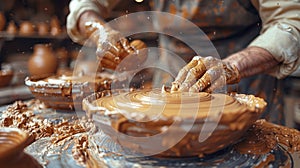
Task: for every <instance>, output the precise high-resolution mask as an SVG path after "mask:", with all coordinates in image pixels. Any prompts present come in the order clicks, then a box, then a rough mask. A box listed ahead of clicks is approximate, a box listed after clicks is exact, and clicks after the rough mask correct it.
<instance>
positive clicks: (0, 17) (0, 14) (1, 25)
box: [0, 11, 6, 31]
mask: <svg viewBox="0 0 300 168" xmlns="http://www.w3.org/2000/svg"><path fill="white" fill-rule="evenodd" d="M5 24H6V19H5V17H4V14H3V12H1V11H0V31H2V30H3V29H4V27H5Z"/></svg>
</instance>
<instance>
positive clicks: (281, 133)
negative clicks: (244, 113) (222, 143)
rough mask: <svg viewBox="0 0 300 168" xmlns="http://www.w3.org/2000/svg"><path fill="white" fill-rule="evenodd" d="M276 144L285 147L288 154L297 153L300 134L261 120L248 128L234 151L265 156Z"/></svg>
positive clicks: (299, 147) (299, 144)
mask: <svg viewBox="0 0 300 168" xmlns="http://www.w3.org/2000/svg"><path fill="white" fill-rule="evenodd" d="M278 144H280V145H283V146H285V147H286V148H287V150H288V151H289V152H292V153H293V152H299V151H300V132H299V131H298V130H296V129H293V128H288V127H285V126H280V125H276V124H272V123H270V122H267V121H266V120H264V119H261V120H257V121H256V122H255V123H254V124H253V125H252V126H251V127H250V129H249V130H248V131H247V134H245V138H244V140H243V141H241V142H240V143H238V144H236V149H237V150H238V151H239V152H241V153H251V154H265V153H268V152H270V151H271V150H273V149H275V148H276V147H277V146H278Z"/></svg>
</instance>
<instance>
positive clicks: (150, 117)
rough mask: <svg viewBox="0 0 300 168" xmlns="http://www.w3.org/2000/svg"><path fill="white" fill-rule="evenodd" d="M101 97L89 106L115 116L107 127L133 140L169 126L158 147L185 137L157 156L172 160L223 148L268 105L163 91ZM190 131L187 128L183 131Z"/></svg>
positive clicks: (251, 100) (244, 98)
mask: <svg viewBox="0 0 300 168" xmlns="http://www.w3.org/2000/svg"><path fill="white" fill-rule="evenodd" d="M101 96H102V97H101ZM101 96H100V97H101V98H99V99H96V100H95V101H92V105H91V106H93V107H102V108H104V111H98V112H99V113H105V115H107V116H110V115H114V114H117V115H119V116H118V117H112V118H113V119H112V118H111V120H110V122H111V126H112V127H113V128H114V129H115V130H117V131H118V132H122V133H125V134H127V135H130V136H134V137H147V136H153V135H157V134H161V133H164V132H165V130H168V128H169V127H171V126H172V129H173V130H171V134H170V132H169V133H168V135H167V136H163V138H162V140H161V144H160V145H162V146H164V145H170V144H169V142H170V140H171V139H172V137H170V135H175V136H176V135H178V134H182V133H186V135H185V136H184V137H183V138H182V139H181V140H180V141H179V142H178V143H177V144H176V145H175V146H173V147H171V148H170V149H169V150H167V151H164V152H163V153H160V154H159V155H161V156H172V157H174V156H175V157H187V156H200V157H202V156H203V155H205V154H210V153H213V152H215V151H218V150H220V149H223V148H225V147H226V146H228V145H229V144H231V143H233V142H236V141H237V140H238V139H239V138H240V137H241V136H242V135H243V133H244V132H245V131H246V130H247V129H248V128H249V127H250V126H251V125H252V123H253V122H255V121H256V120H257V119H258V118H259V116H260V113H261V112H262V110H263V109H264V107H265V106H266V103H265V101H263V100H262V99H260V98H257V97H254V96H252V95H239V94H232V95H231V96H230V95H226V94H209V93H206V92H200V93H188V92H173V93H170V92H165V93H161V91H160V90H159V89H156V90H155V89H154V90H138V91H132V92H125V93H119V94H115V95H113V96H112V95H105V94H103V93H102V95H101ZM85 103H86V102H85ZM85 103H83V104H85ZM84 106H85V105H84ZM91 106H88V105H86V106H85V107H84V109H86V110H87V111H88V112H89V110H88V108H92V107H91ZM102 110H103V109H102ZM90 112H92V113H93V112H95V111H90ZM116 118H117V119H116ZM193 121H194V122H193ZM205 124H212V125H215V126H216V128H215V130H213V131H212V132H210V131H209V129H207V127H205V128H204V125H205ZM189 127H190V128H191V129H190V130H186V129H185V128H189ZM202 128H204V129H203V130H202ZM168 131H170V130H168ZM168 131H167V132H168ZM200 133H201V134H208V135H207V137H208V138H207V139H206V140H205V141H203V142H200V141H199V140H198V138H199V135H200ZM123 142H124V144H122V145H125V146H127V147H129V148H131V149H133V148H134V149H133V150H139V148H142V146H139V145H137V144H134V143H130V142H128V143H127V144H126V143H125V142H126V139H125V140H124V141H123Z"/></svg>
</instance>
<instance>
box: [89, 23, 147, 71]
mask: <svg viewBox="0 0 300 168" xmlns="http://www.w3.org/2000/svg"><path fill="white" fill-rule="evenodd" d="M86 27H87V28H88V29H92V30H91V31H92V32H93V33H92V34H91V35H92V40H93V41H94V43H96V45H97V51H96V54H97V57H98V59H99V60H100V63H101V65H102V66H103V67H104V68H108V69H113V70H115V69H116V68H117V67H118V65H119V64H120V63H121V62H122V60H123V59H124V58H125V57H127V56H131V57H134V58H130V60H131V61H128V60H129V59H128V60H126V62H125V63H124V62H123V63H122V68H118V70H126V69H127V68H128V67H132V63H135V64H140V63H141V62H143V61H144V60H145V58H146V55H145V53H144V54H143V55H141V54H138V50H140V49H142V48H146V44H145V43H144V42H142V41H140V40H134V41H132V42H131V43H129V41H128V39H127V38H125V37H123V36H122V35H121V33H120V32H118V31H116V30H113V29H111V28H108V27H105V26H103V25H102V24H100V23H98V22H87V23H86ZM132 59H134V60H132ZM127 64H128V65H127Z"/></svg>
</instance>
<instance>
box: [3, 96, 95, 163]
mask: <svg viewBox="0 0 300 168" xmlns="http://www.w3.org/2000/svg"><path fill="white" fill-rule="evenodd" d="M43 109H44V110H45V109H46V106H45V105H44V104H43V103H42V102H40V101H39V100H31V101H28V102H23V101H16V102H15V103H14V104H12V105H10V106H8V107H7V109H6V110H4V111H3V112H2V116H1V118H0V126H1V127H15V128H20V129H22V130H24V131H26V132H28V133H29V134H30V135H31V136H33V137H34V139H35V141H38V140H39V139H41V138H46V137H48V138H50V139H51V144H50V145H64V144H65V143H66V141H69V140H72V142H73V143H74V146H73V148H72V154H73V157H74V160H76V162H77V163H78V164H80V165H85V163H86V161H87V157H88V156H87V152H86V149H87V142H88V136H87V134H88V132H89V131H93V130H94V129H95V127H94V125H93V124H92V122H91V121H89V120H88V119H86V118H80V119H78V118H75V117H74V118H72V119H71V120H67V119H61V120H60V122H58V123H55V122H53V121H50V120H49V119H45V118H43V117H41V116H39V115H38V114H35V113H34V112H35V111H38V110H43ZM75 135H79V136H75ZM68 143H70V142H68ZM49 148H51V147H49Z"/></svg>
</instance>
